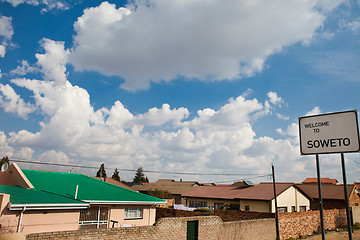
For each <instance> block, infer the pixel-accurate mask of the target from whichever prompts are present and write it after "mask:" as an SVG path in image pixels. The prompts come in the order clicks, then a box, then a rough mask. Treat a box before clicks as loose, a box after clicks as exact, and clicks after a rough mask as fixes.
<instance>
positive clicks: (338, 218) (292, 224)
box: [279, 209, 347, 239]
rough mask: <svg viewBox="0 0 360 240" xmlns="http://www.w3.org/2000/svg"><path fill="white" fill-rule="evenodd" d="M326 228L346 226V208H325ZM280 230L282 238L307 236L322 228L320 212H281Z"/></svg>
mask: <svg viewBox="0 0 360 240" xmlns="http://www.w3.org/2000/svg"><path fill="white" fill-rule="evenodd" d="M324 224H325V229H335V228H337V227H342V226H346V224H347V221H346V212H345V209H331V210H324ZM279 230H280V236H281V239H287V238H290V237H293V238H298V237H300V236H307V235H310V234H312V233H314V232H321V230H320V212H319V211H307V212H291V213H279Z"/></svg>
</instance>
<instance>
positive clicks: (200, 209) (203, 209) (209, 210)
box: [194, 208, 214, 213]
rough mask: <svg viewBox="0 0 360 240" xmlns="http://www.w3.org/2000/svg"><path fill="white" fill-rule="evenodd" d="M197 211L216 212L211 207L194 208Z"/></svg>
mask: <svg viewBox="0 0 360 240" xmlns="http://www.w3.org/2000/svg"><path fill="white" fill-rule="evenodd" d="M194 211H195V212H211V213H212V212H214V210H212V209H209V208H197V209H194Z"/></svg>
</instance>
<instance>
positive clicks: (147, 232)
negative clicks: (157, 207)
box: [26, 216, 275, 240]
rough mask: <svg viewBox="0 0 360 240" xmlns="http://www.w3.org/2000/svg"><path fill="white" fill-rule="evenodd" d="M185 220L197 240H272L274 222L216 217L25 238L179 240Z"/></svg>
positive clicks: (183, 233) (185, 225)
mask: <svg viewBox="0 0 360 240" xmlns="http://www.w3.org/2000/svg"><path fill="white" fill-rule="evenodd" d="M188 221H198V226H199V227H198V239H199V240H203V239H204V240H218V239H227V240H235V239H242V240H253V239H259V237H261V239H267V240H272V239H275V220H274V219H258V220H245V221H237V222H223V221H222V220H221V218H219V217H218V216H200V217H182V218H162V219H159V220H158V221H157V222H156V224H155V226H145V227H127V228H110V229H89V230H79V231H66V232H52V233H41V234H30V235H27V238H26V239H27V240H35V239H38V240H39V239H49V240H52V239H68V240H77V239H87V240H92V239H94V240H95V239H96V240H107V239H109V240H110V239H111V240H112V239H120V240H122V239H126V240H138V239H147V240H179V239H186V234H187V222H188Z"/></svg>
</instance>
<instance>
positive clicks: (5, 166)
mask: <svg viewBox="0 0 360 240" xmlns="http://www.w3.org/2000/svg"><path fill="white" fill-rule="evenodd" d="M8 168H9V164H8V163H4V164H3V165H1V172H5V171H6V170H8Z"/></svg>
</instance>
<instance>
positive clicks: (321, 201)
mask: <svg viewBox="0 0 360 240" xmlns="http://www.w3.org/2000/svg"><path fill="white" fill-rule="evenodd" d="M316 172H317V180H318V189H319V208H320V226H321V236H322V240H325V224H324V203H323V200H322V191H321V176H320V163H319V155H318V154H316Z"/></svg>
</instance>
